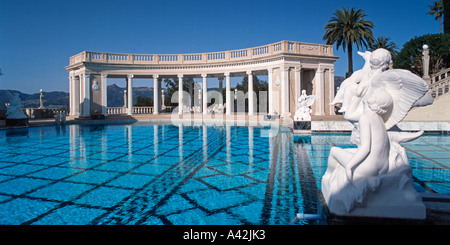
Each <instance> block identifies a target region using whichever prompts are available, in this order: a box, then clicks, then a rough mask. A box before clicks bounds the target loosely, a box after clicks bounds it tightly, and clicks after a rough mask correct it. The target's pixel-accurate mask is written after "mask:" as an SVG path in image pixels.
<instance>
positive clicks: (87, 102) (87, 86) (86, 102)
mask: <svg viewBox="0 0 450 245" xmlns="http://www.w3.org/2000/svg"><path fill="white" fill-rule="evenodd" d="M83 78H84V83H83V114H82V116H83V117H90V116H91V74H89V73H85V74H84V76H83Z"/></svg>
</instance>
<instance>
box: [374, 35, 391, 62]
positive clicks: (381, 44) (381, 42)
mask: <svg viewBox="0 0 450 245" xmlns="http://www.w3.org/2000/svg"><path fill="white" fill-rule="evenodd" d="M369 46H370V51H374V50H375V49H378V48H384V49H387V50H388V51H389V52H391V55H392V59H394V58H395V56H397V54H398V51H397V50H396V49H398V47H397V45H396V44H395V43H394V42H392V41H391V38H389V37H384V36H381V37H377V38H376V39H375V41H374V42H373V43H371V44H370V45H369Z"/></svg>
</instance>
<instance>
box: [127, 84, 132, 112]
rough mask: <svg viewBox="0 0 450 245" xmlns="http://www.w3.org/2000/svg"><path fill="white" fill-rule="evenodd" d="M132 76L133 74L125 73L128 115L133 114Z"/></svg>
mask: <svg viewBox="0 0 450 245" xmlns="http://www.w3.org/2000/svg"><path fill="white" fill-rule="evenodd" d="M133 77H134V76H133V75H127V92H128V96H127V97H128V98H127V99H128V109H127V114H128V115H133Z"/></svg>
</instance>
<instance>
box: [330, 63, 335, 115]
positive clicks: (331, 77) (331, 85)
mask: <svg viewBox="0 0 450 245" xmlns="http://www.w3.org/2000/svg"><path fill="white" fill-rule="evenodd" d="M329 88H330V94H329V96H330V99H329V101H330V103H331V101H333V100H334V94H335V93H336V92H335V91H334V68H332V69H330V87H329ZM330 115H336V112H335V111H334V105H330Z"/></svg>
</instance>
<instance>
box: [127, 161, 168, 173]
mask: <svg viewBox="0 0 450 245" xmlns="http://www.w3.org/2000/svg"><path fill="white" fill-rule="evenodd" d="M170 167H171V166H169V165H164V164H156V163H146V164H144V165H142V166H140V167H138V168H136V169H133V171H132V172H133V173H141V174H151V175H160V174H162V173H164V172H165V171H167V169H169V168H170Z"/></svg>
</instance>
